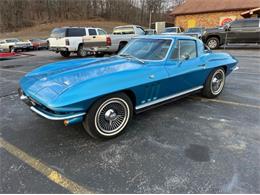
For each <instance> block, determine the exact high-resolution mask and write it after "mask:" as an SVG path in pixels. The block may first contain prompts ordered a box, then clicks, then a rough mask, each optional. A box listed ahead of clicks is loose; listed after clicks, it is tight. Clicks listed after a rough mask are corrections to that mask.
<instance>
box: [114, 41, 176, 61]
mask: <svg viewBox="0 0 260 195" xmlns="http://www.w3.org/2000/svg"><path fill="white" fill-rule="evenodd" d="M171 42H172V40H169V39H148V38H147V39H134V40H132V41H131V42H130V43H129V45H128V46H126V47H125V48H124V49H123V50H122V51H121V52H120V54H119V55H121V56H133V57H135V58H138V59H141V60H162V59H164V58H165V57H166V55H167V52H168V50H169V48H170V46H171Z"/></svg>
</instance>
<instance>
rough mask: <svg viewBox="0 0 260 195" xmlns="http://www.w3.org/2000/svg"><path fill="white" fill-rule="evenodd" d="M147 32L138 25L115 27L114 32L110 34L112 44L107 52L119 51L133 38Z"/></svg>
mask: <svg viewBox="0 0 260 195" xmlns="http://www.w3.org/2000/svg"><path fill="white" fill-rule="evenodd" d="M145 34H146V33H145V31H144V29H143V28H142V27H141V26H138V25H126V26H118V27H115V28H114V30H113V33H112V34H111V35H109V37H110V39H111V46H110V47H109V48H108V49H107V53H116V52H119V51H120V50H121V49H123V48H124V47H125V46H126V44H127V43H128V42H129V41H130V40H131V39H132V38H134V37H136V36H139V35H145Z"/></svg>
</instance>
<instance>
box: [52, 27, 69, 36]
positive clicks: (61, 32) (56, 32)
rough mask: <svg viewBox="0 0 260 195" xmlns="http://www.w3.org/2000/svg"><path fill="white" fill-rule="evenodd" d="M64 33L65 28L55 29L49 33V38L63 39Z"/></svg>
mask: <svg viewBox="0 0 260 195" xmlns="http://www.w3.org/2000/svg"><path fill="white" fill-rule="evenodd" d="M65 32H66V29H65V28H55V29H53V31H52V32H51V36H50V37H51V38H62V37H65Z"/></svg>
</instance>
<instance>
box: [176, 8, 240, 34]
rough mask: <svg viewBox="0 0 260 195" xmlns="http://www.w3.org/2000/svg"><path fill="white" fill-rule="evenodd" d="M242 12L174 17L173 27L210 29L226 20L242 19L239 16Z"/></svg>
mask: <svg viewBox="0 0 260 195" xmlns="http://www.w3.org/2000/svg"><path fill="white" fill-rule="evenodd" d="M243 11H245V10H241V11H229V12H214V13H203V14H191V15H181V16H176V18H175V25H176V26H181V27H182V28H184V29H187V28H191V27H196V26H197V27H200V26H201V27H206V28H211V27H215V26H219V25H220V24H221V22H222V21H223V20H225V19H226V18H228V19H232V20H235V19H239V18H242V16H240V14H241V13H242V12H243Z"/></svg>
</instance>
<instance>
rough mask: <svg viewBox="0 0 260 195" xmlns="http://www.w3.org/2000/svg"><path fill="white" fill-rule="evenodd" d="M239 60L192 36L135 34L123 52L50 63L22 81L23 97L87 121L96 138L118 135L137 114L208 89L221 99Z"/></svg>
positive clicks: (46, 112)
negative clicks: (108, 55) (107, 55)
mask: <svg viewBox="0 0 260 195" xmlns="http://www.w3.org/2000/svg"><path fill="white" fill-rule="evenodd" d="M237 63H238V61H237V60H236V59H235V58H234V57H232V56H231V55H229V54H226V53H212V52H211V51H210V50H209V49H207V48H206V47H205V46H204V44H203V43H202V41H200V40H199V39H196V38H193V37H189V36H178V35H151V36H144V37H138V38H134V39H133V40H132V41H131V42H130V43H129V44H128V45H127V46H126V47H125V48H124V49H123V50H122V51H121V52H120V53H119V54H118V55H116V56H112V57H108V58H87V59H76V60H69V61H62V62H56V63H52V64H48V65H45V66H42V67H40V68H37V69H35V70H33V71H32V72H30V73H28V74H26V75H25V76H24V77H23V78H22V79H21V81H20V89H19V94H20V99H21V100H23V101H24V102H26V103H27V104H28V105H29V106H30V109H31V110H32V111H33V112H35V113H37V114H38V115H40V116H42V117H44V118H47V119H50V120H62V121H64V124H65V125H71V124H75V123H78V122H82V123H83V126H84V128H85V130H86V131H87V132H88V133H89V134H90V135H91V136H92V137H95V138H112V137H114V136H117V135H118V134H120V133H121V132H122V131H123V130H124V129H125V128H126V126H127V124H129V121H130V120H131V118H132V116H133V114H135V113H139V112H142V111H144V110H147V109H149V108H152V107H155V106H158V105H161V104H163V103H167V102H169V101H173V100H176V99H179V98H180V97H184V96H187V95H189V94H192V93H196V92H202V95H203V96H205V97H207V98H215V97H217V96H218V95H219V94H220V93H221V92H222V90H223V87H224V84H225V79H226V76H227V75H229V74H230V73H231V72H232V71H233V70H236V69H237V68H238V67H237Z"/></svg>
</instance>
